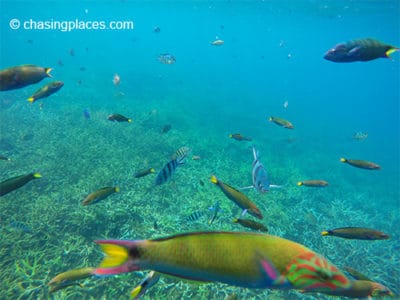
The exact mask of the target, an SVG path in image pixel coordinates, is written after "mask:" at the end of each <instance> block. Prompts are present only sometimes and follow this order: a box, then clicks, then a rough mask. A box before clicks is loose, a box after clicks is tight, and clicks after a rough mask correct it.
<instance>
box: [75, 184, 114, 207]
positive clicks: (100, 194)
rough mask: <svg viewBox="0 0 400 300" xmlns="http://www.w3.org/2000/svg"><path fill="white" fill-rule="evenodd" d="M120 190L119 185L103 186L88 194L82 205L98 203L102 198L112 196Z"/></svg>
mask: <svg viewBox="0 0 400 300" xmlns="http://www.w3.org/2000/svg"><path fill="white" fill-rule="evenodd" d="M118 192H119V187H117V186H107V187H103V188H101V189H99V190H97V191H95V192H93V193H90V194H89V195H87V196H86V198H85V199H84V200H83V201H82V205H84V206H85V205H89V204H94V203H97V202H99V201H100V200H103V199H105V198H107V197H108V196H110V195H112V194H114V193H118Z"/></svg>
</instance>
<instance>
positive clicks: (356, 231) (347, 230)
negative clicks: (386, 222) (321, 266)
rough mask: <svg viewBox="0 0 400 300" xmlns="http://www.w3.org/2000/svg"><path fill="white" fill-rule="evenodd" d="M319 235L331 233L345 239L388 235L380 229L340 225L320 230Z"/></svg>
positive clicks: (383, 237)
mask: <svg viewBox="0 0 400 300" xmlns="http://www.w3.org/2000/svg"><path fill="white" fill-rule="evenodd" d="M321 235H323V236H326V235H332V236H337V237H341V238H345V239H356V240H371V241H372V240H387V239H389V238H390V237H389V235H387V234H386V233H384V232H382V231H378V230H375V229H369V228H363V227H342V228H335V229H331V230H325V231H322V232H321Z"/></svg>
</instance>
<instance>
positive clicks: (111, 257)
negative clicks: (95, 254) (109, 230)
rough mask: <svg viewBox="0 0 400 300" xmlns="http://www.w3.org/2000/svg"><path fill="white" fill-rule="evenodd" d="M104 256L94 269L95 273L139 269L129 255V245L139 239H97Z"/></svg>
mask: <svg viewBox="0 0 400 300" xmlns="http://www.w3.org/2000/svg"><path fill="white" fill-rule="evenodd" d="M95 242H96V243H97V244H99V245H100V247H101V250H103V252H104V254H105V255H106V257H104V259H103V261H102V262H101V263H100V265H99V267H98V268H96V270H94V272H93V273H94V274H95V275H114V274H120V273H127V272H131V271H135V270H139V267H138V266H136V265H135V264H134V263H132V261H131V260H130V257H129V251H130V248H131V247H134V246H136V245H137V244H138V243H140V241H121V240H97V241H95Z"/></svg>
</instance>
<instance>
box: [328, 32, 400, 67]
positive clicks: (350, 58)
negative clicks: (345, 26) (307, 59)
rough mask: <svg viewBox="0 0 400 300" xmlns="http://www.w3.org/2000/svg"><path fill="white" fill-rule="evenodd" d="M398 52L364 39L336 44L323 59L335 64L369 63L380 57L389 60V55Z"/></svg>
mask: <svg viewBox="0 0 400 300" xmlns="http://www.w3.org/2000/svg"><path fill="white" fill-rule="evenodd" d="M399 50H400V49H399V48H397V47H394V46H391V45H388V44H384V43H382V42H380V41H378V40H376V39H371V38H366V39H358V40H353V41H349V42H347V43H342V44H338V45H336V46H335V47H334V48H332V49H330V50H328V52H326V53H325V56H324V58H325V59H326V60H329V61H333V62H337V63H347V62H355V61H370V60H373V59H377V58H381V57H383V58H390V54H392V53H393V52H396V51H399Z"/></svg>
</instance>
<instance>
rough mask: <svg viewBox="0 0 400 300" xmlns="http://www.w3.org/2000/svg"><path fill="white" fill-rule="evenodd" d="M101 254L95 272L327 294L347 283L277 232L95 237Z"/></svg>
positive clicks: (323, 260)
mask: <svg viewBox="0 0 400 300" xmlns="http://www.w3.org/2000/svg"><path fill="white" fill-rule="evenodd" d="M96 243H98V244H99V245H100V247H101V248H102V250H103V252H104V253H105V254H106V257H105V258H104V259H103V261H102V262H101V264H100V266H99V267H98V268H97V269H96V270H95V272H94V273H95V274H96V275H112V274H120V273H125V272H132V271H137V270H147V269H149V270H153V271H156V272H160V273H163V274H169V275H172V276H176V277H180V278H184V279H188V280H195V281H203V282H222V283H226V284H229V285H234V286H239V287H245V288H278V289H280V288H286V289H301V290H305V291H315V292H330V291H338V290H342V289H347V288H348V287H349V286H350V281H349V279H347V277H346V276H345V275H344V274H343V273H342V272H341V271H340V270H339V269H338V268H337V267H336V266H335V265H333V264H332V263H330V262H329V261H328V260H327V259H326V258H324V257H322V256H321V255H319V254H317V253H315V252H313V251H312V250H310V249H308V248H307V247H305V246H303V245H301V244H298V243H295V242H292V241H290V240H287V239H283V238H280V237H277V236H273V235H268V234H258V233H242V232H218V231H217V232H195V233H186V234H179V235H174V236H170V237H165V238H158V239H154V240H136V241H126V240H125V241H124V240H98V241H96Z"/></svg>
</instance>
